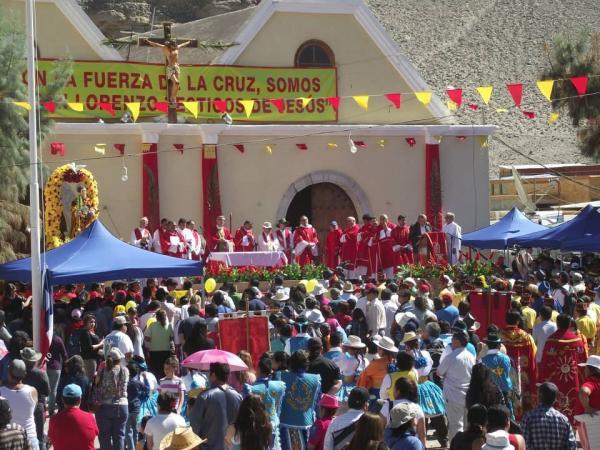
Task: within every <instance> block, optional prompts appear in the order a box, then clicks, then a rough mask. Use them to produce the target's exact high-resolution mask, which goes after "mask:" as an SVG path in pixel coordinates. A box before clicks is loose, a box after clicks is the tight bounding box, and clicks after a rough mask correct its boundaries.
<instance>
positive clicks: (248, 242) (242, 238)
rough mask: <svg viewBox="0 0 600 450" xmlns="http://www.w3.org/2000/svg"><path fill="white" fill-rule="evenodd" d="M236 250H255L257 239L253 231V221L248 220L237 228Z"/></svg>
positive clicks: (234, 239)
mask: <svg viewBox="0 0 600 450" xmlns="http://www.w3.org/2000/svg"><path fill="white" fill-rule="evenodd" d="M233 243H234V244H235V251H236V252H253V251H254V250H255V248H256V240H255V239H254V234H253V233H252V222H250V221H249V220H246V221H245V222H244V224H243V225H242V226H241V227H239V228H238V229H237V231H236V232H235V237H234V238H233Z"/></svg>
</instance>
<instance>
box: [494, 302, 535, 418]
mask: <svg viewBox="0 0 600 450" xmlns="http://www.w3.org/2000/svg"><path fill="white" fill-rule="evenodd" d="M520 318H521V316H520V315H519V313H518V312H515V311H509V312H507V313H506V327H505V328H504V329H503V330H502V331H501V332H500V337H501V338H502V343H503V344H504V346H505V347H506V354H507V355H508V357H509V358H510V372H511V373H510V376H511V379H512V380H513V390H512V392H510V393H509V395H510V397H511V400H512V404H513V410H514V413H515V417H516V418H517V420H521V418H522V417H523V414H524V413H526V412H527V411H529V410H530V409H532V408H533V406H534V405H535V396H536V389H537V388H536V379H537V378H536V364H535V353H536V346H535V342H534V341H533V337H532V336H531V335H530V334H529V333H527V332H526V331H524V330H522V329H520V328H519V325H518V324H519V320H520Z"/></svg>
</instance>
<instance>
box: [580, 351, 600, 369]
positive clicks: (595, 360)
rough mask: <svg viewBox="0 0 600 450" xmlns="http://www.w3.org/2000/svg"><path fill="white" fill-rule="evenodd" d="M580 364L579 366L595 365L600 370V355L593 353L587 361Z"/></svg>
mask: <svg viewBox="0 0 600 450" xmlns="http://www.w3.org/2000/svg"><path fill="white" fill-rule="evenodd" d="M578 366H579V367H585V366H590V367H594V368H595V369H598V370H600V356H598V355H592V356H590V357H589V358H588V359H587V361H586V362H584V363H581V364H578Z"/></svg>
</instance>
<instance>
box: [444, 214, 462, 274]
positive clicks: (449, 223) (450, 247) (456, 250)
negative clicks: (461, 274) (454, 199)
mask: <svg viewBox="0 0 600 450" xmlns="http://www.w3.org/2000/svg"><path fill="white" fill-rule="evenodd" d="M444 221H445V222H446V223H445V224H444V227H443V231H444V234H445V235H446V247H447V251H448V263H449V264H450V265H452V266H454V265H456V264H458V260H459V259H460V249H461V246H462V228H461V227H460V225H458V224H457V223H456V222H454V213H453V212H450V211H448V212H447V213H446V215H445V216H444Z"/></svg>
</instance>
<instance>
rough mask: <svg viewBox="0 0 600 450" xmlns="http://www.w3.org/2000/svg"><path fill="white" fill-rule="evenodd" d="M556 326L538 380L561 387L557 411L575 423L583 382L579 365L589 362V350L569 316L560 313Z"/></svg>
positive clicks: (545, 349)
mask: <svg viewBox="0 0 600 450" xmlns="http://www.w3.org/2000/svg"><path fill="white" fill-rule="evenodd" d="M556 326H557V327H558V329H557V330H556V331H555V332H554V333H553V334H551V335H550V337H549V338H548V339H547V340H546V344H545V345H544V353H542V361H541V363H540V367H539V377H538V379H539V380H540V382H544V381H550V382H552V383H554V384H556V386H558V391H559V392H558V399H557V402H556V409H558V410H559V411H560V412H561V413H563V414H564V415H565V416H567V417H568V418H569V420H570V421H571V423H574V420H573V416H574V409H575V407H576V406H577V401H578V400H577V399H578V395H579V388H580V382H581V379H580V374H579V366H578V364H583V363H584V362H585V361H586V360H587V349H586V345H585V342H584V340H583V338H582V336H581V334H580V333H579V332H578V331H573V329H572V328H571V317H570V316H569V315H567V314H559V315H558V317H557V318H556Z"/></svg>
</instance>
